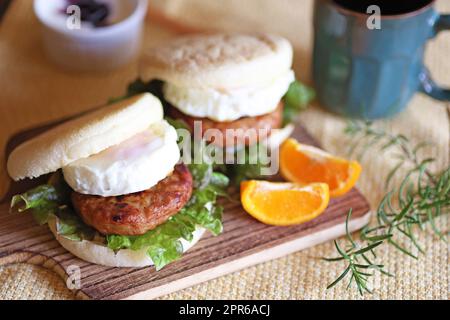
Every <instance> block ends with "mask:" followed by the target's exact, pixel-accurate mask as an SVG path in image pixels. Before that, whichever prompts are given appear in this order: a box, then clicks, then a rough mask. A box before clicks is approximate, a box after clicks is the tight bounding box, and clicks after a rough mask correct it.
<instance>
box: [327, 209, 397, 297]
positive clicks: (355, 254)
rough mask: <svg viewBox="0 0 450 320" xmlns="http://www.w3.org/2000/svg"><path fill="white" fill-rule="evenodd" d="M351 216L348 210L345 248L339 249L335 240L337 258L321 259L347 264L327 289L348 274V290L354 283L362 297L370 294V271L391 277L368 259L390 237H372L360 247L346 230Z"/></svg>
mask: <svg viewBox="0 0 450 320" xmlns="http://www.w3.org/2000/svg"><path fill="white" fill-rule="evenodd" d="M351 216H352V209H350V211H349V212H348V214H347V219H346V221H345V230H346V239H347V242H348V243H347V245H346V248H345V249H343V248H341V246H340V245H339V243H338V242H337V240H335V241H334V246H335V247H336V250H337V252H338V253H339V256H338V257H336V258H323V260H325V261H329V262H333V261H342V260H344V261H345V262H346V263H347V266H346V268H345V270H344V271H343V272H342V273H341V275H340V276H339V277H338V278H337V279H336V280H334V281H333V282H332V283H331V284H330V285H328V287H327V289H330V288H332V287H334V286H335V285H336V284H338V283H339V282H340V281H342V280H343V279H344V278H345V277H346V276H347V275H348V274H350V280H349V282H348V285H347V288H349V287H350V286H351V285H352V283H353V282H354V283H355V284H356V287H357V288H358V291H359V293H360V294H361V295H362V294H364V292H367V293H371V292H372V291H371V290H370V288H369V286H368V279H369V277H371V276H373V272H372V273H371V272H370V270H378V271H379V272H382V273H383V274H386V275H389V276H391V274H390V273H389V272H387V271H386V270H384V265H382V264H376V263H373V262H372V257H370V258H369V254H371V256H373V258H376V253H375V248H377V247H378V246H379V245H381V244H382V243H383V241H384V240H386V239H389V238H390V237H391V235H390V234H384V235H379V236H376V237H372V238H371V239H370V241H368V242H367V243H366V246H360V245H359V244H357V243H356V242H355V241H354V240H353V238H352V235H351V234H350V232H349V229H348V223H349V220H350V218H351Z"/></svg>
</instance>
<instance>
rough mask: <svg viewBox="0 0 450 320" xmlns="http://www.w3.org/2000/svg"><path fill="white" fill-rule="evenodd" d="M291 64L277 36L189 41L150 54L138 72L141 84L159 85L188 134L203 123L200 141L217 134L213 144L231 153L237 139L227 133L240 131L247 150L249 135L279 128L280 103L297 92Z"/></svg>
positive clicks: (223, 36) (288, 49)
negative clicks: (208, 134)
mask: <svg viewBox="0 0 450 320" xmlns="http://www.w3.org/2000/svg"><path fill="white" fill-rule="evenodd" d="M292 59H293V49H292V46H291V44H290V43H289V42H288V41H287V40H286V39H284V38H282V37H279V36H275V35H269V34H259V35H257V34H212V35H210V34H208V35H193V36H187V37H182V38H178V39H176V40H173V41H171V42H169V43H167V44H166V45H160V46H157V47H155V48H152V49H151V50H148V51H147V52H146V53H145V55H144V57H143V59H142V63H141V66H140V72H141V77H142V80H144V81H149V80H153V79H158V80H160V81H163V85H162V97H161V98H162V99H163V100H164V102H165V103H166V106H167V113H168V114H169V115H170V116H171V117H173V118H176V119H182V120H184V121H185V122H186V124H187V125H188V126H189V127H190V129H191V130H192V131H193V130H194V123H195V122H196V121H197V122H198V123H201V125H202V126H201V129H202V136H203V134H204V133H205V131H206V130H208V129H211V128H214V129H218V130H220V131H221V132H222V137H223V139H221V140H218V141H217V139H210V140H211V142H214V143H215V144H217V145H219V146H225V147H229V146H234V145H235V144H236V141H235V138H236V137H233V136H232V135H228V136H227V130H228V129H238V130H240V132H241V134H243V135H244V136H245V137H244V139H242V141H243V142H244V144H247V145H248V144H249V142H250V140H249V138H250V136H247V133H246V131H247V129H254V130H256V131H257V134H258V137H257V138H259V139H257V140H260V139H261V138H263V137H266V136H268V135H270V134H271V130H272V129H280V128H281V127H282V126H283V112H284V108H285V107H286V106H285V102H284V101H283V97H285V96H286V94H287V92H288V90H289V89H290V88H293V89H294V90H295V89H296V88H295V76H294V72H293V70H292ZM293 85H294V87H293ZM291 100H295V97H294V99H291ZM288 107H289V108H292V106H291V105H289V106H288ZM249 134H250V133H249ZM207 140H208V139H207Z"/></svg>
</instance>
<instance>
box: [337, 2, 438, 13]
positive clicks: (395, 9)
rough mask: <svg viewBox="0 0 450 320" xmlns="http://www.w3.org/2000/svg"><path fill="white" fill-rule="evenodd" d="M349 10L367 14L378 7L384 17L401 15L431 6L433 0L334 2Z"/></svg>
mask: <svg viewBox="0 0 450 320" xmlns="http://www.w3.org/2000/svg"><path fill="white" fill-rule="evenodd" d="M333 2H334V3H335V4H337V5H338V6H341V7H343V8H345V9H347V10H351V11H356V12H359V13H367V8H368V7H369V6H371V5H377V6H379V7H380V9H381V14H382V15H399V14H405V13H409V12H414V11H417V10H420V9H422V8H424V7H426V6H427V5H429V4H431V3H432V2H433V1H432V0H333Z"/></svg>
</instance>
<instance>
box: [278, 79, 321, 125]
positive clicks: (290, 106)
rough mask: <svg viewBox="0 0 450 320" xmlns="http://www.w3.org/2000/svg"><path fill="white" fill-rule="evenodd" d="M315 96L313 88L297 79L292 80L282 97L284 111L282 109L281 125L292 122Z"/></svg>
mask: <svg viewBox="0 0 450 320" xmlns="http://www.w3.org/2000/svg"><path fill="white" fill-rule="evenodd" d="M315 97H316V92H315V91H314V89H312V88H310V87H308V86H306V85H304V84H302V83H301V82H299V81H294V82H293V83H291V85H290V86H289V90H288V92H287V93H286V95H285V96H284V98H283V101H284V111H283V125H287V124H289V123H292V122H293V121H294V120H295V117H296V116H297V115H298V114H299V113H300V112H301V111H303V110H305V109H306V108H307V107H308V105H309V104H310V103H311V101H313V100H314V99H315Z"/></svg>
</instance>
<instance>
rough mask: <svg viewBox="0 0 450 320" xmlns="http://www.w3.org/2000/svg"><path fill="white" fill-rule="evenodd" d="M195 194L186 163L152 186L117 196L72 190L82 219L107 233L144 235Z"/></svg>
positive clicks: (75, 204)
mask: <svg viewBox="0 0 450 320" xmlns="http://www.w3.org/2000/svg"><path fill="white" fill-rule="evenodd" d="M191 195H192V175H191V173H190V172H189V170H188V168H187V167H186V166H185V165H184V164H180V165H177V166H176V167H175V169H174V172H173V173H172V174H171V175H170V176H168V177H167V178H165V179H164V180H162V181H160V182H159V183H158V184H157V185H155V186H153V187H152V188H150V189H148V190H145V191H141V192H137V193H132V194H128V195H123V196H117V197H99V196H92V195H84V194H80V193H77V192H73V193H72V203H73V206H74V207H75V210H76V211H77V212H78V214H79V215H80V216H81V218H82V219H83V221H84V222H85V223H86V224H88V225H90V226H92V227H93V228H95V229H96V230H98V231H99V232H100V233H102V234H105V235H111V234H117V235H127V236H133V235H141V234H144V233H146V232H147V231H149V230H152V229H154V228H156V227H157V226H158V225H160V224H162V223H164V222H165V221H166V220H167V219H169V218H170V217H171V216H173V215H174V214H176V213H177V212H178V211H180V210H181V208H183V207H184V205H185V204H186V202H188V201H189V199H190V198H191Z"/></svg>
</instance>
